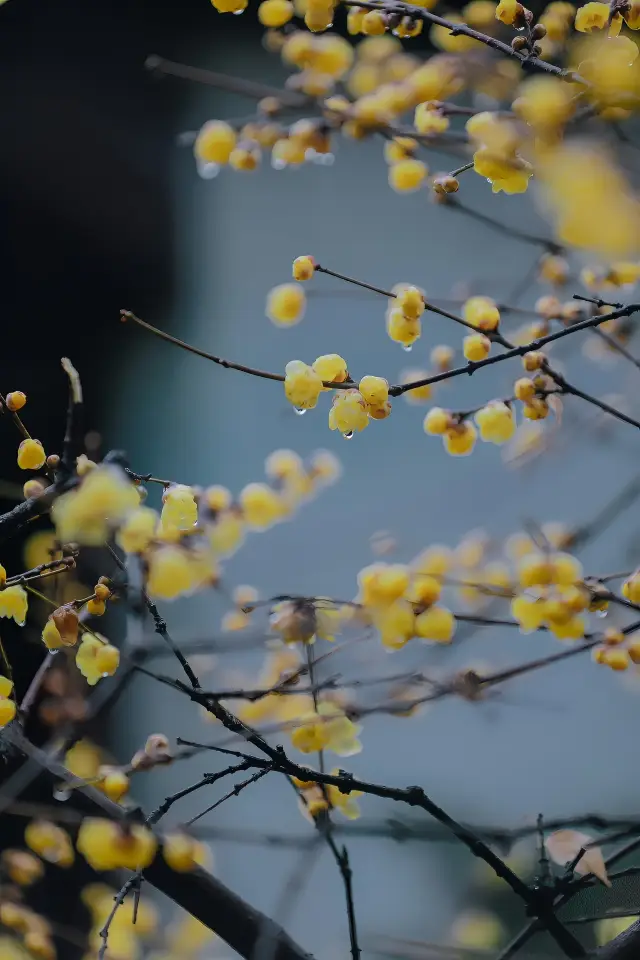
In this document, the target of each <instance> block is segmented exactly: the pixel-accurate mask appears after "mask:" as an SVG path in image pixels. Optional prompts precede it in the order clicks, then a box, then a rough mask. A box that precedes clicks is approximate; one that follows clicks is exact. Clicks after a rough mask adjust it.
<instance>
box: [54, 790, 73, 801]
mask: <svg viewBox="0 0 640 960" xmlns="http://www.w3.org/2000/svg"><path fill="white" fill-rule="evenodd" d="M70 797H71V790H67V789H66V787H56V789H55V790H54V791H53V799H54V800H59V801H60V803H64V802H65V801H66V800H68V799H69V798H70Z"/></svg>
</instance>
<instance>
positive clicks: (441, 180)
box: [433, 173, 460, 196]
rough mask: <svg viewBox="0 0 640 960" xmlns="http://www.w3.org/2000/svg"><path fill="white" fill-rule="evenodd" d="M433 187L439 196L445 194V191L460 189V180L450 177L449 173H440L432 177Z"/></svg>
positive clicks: (450, 191)
mask: <svg viewBox="0 0 640 960" xmlns="http://www.w3.org/2000/svg"><path fill="white" fill-rule="evenodd" d="M433 189H434V190H435V192H436V193H438V194H440V196H445V195H446V194H447V193H457V192H458V190H459V189H460V181H459V180H456V178H455V177H452V176H451V174H450V173H442V174H439V175H438V176H437V177H435V178H434V181H433Z"/></svg>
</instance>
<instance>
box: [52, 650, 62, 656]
mask: <svg viewBox="0 0 640 960" xmlns="http://www.w3.org/2000/svg"><path fill="white" fill-rule="evenodd" d="M57 653H60V651H59V650H49V656H50V657H55V655H56V654H57Z"/></svg>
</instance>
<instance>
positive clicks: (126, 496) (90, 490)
mask: <svg viewBox="0 0 640 960" xmlns="http://www.w3.org/2000/svg"><path fill="white" fill-rule="evenodd" d="M139 506H140V497H139V495H138V491H137V490H136V488H135V486H134V485H133V484H132V483H130V481H129V480H128V479H127V476H126V474H125V473H124V472H123V471H122V470H120V469H119V468H117V467H113V466H110V465H105V466H98V467H96V468H95V470H92V471H91V472H90V473H88V474H87V475H86V476H85V477H84V479H83V481H82V483H81V484H80V486H79V487H78V488H77V489H76V490H71V491H69V492H68V493H65V494H63V496H61V497H59V499H58V500H56V502H55V503H54V505H53V508H52V511H51V513H52V516H53V520H54V523H55V525H56V530H57V534H58V538H59V539H60V540H61V541H62V542H63V543H70V542H76V543H80V544H82V545H84V546H93V547H95V546H99V545H100V544H102V543H104V541H105V540H106V539H107V538H108V536H109V533H110V530H111V529H112V528H114V527H118V526H119V525H120V524H121V523H122V522H123V521H124V520H125V519H126V517H127V516H128V514H129V513H131V512H132V511H133V510H135V509H136V508H137V507H139Z"/></svg>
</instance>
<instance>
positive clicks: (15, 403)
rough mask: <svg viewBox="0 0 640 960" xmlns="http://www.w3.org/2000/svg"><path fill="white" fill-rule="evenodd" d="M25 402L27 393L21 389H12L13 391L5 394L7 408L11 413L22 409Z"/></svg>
mask: <svg viewBox="0 0 640 960" xmlns="http://www.w3.org/2000/svg"><path fill="white" fill-rule="evenodd" d="M26 402H27V395H26V393H23V392H22V390H14V391H13V393H8V394H7V409H8V410H11V413H16V412H17V411H18V410H22V408H23V407H24V405H25V403H26Z"/></svg>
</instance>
